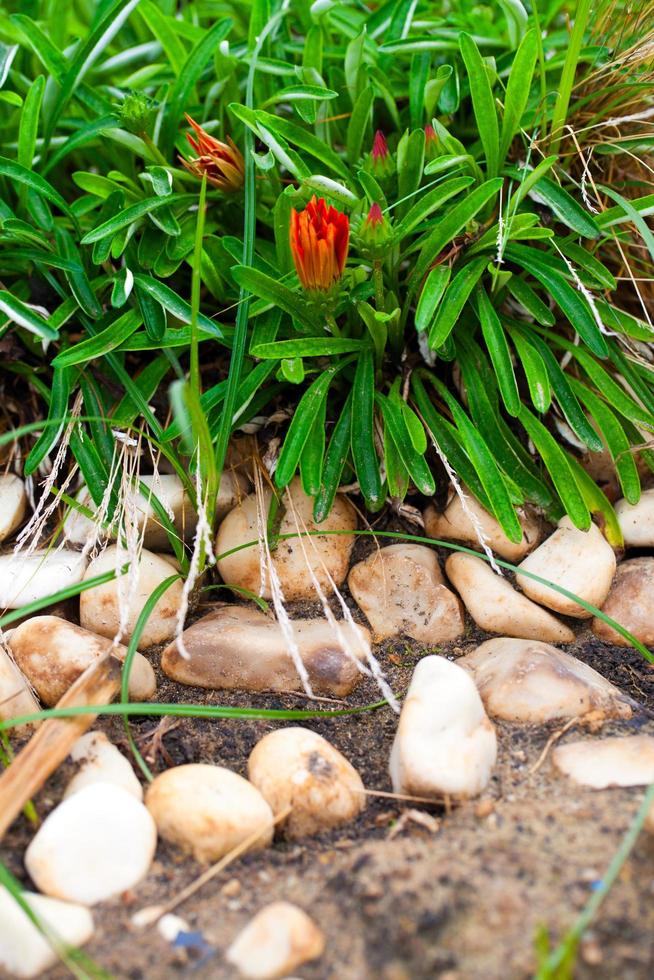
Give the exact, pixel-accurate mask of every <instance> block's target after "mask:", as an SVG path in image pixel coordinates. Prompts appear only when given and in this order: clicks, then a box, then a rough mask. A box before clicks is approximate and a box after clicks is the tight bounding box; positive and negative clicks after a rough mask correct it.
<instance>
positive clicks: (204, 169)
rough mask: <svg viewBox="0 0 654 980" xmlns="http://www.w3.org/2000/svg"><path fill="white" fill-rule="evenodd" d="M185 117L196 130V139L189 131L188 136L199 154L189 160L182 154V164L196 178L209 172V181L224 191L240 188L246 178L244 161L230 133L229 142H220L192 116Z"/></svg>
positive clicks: (207, 174)
mask: <svg viewBox="0 0 654 980" xmlns="http://www.w3.org/2000/svg"><path fill="white" fill-rule="evenodd" d="M186 119H187V122H188V123H189V124H190V125H191V126H192V127H193V129H194V130H195V135H196V137H197V139H194V138H193V137H192V136H191V135H190V134H189V133H187V134H186V138H187V140H188V141H189V143H190V144H191V146H192V147H193V150H194V151H195V152H196V153H197V156H196V157H193V158H191V159H190V160H185V159H184V158H183V157H180V160H181V162H182V164H183V165H184V166H185V167H186V169H187V170H188V171H190V173H192V174H194V175H195V176H196V177H203V176H204V175H206V178H207V182H208V183H209V184H213V186H214V187H218V188H219V189H220V190H221V191H225V192H233V191H238V190H240V189H241V187H242V186H243V180H244V177H245V164H244V162H243V156H242V154H241V151H240V150H239V149H238V147H237V146H236V145H235V144H234V143H233V142H232V140H231V139H230V138H229V136H228V137H227V143H221V141H220V140H217V139H216V138H215V137H214V136H210V135H209V133H207V132H206V130H204V129H203V128H202V126H200V125H199V123H196V121H195V120H194V119H191V117H190V116H189V115H187V116H186Z"/></svg>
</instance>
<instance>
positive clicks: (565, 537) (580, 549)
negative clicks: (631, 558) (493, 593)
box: [516, 517, 616, 619]
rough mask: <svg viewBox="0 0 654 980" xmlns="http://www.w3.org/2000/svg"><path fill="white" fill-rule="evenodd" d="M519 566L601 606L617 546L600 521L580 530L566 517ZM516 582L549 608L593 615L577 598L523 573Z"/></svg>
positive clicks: (579, 616) (582, 616)
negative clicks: (604, 531) (568, 596)
mask: <svg viewBox="0 0 654 980" xmlns="http://www.w3.org/2000/svg"><path fill="white" fill-rule="evenodd" d="M519 567H520V569H521V570H524V571H527V572H532V573H533V574H534V575H539V576H540V577H541V578H545V579H548V581H550V582H553V583H554V584H555V585H559V586H561V587H562V588H564V589H567V590H568V592H574V594H575V595H577V596H579V598H581V599H584V600H585V601H586V602H589V603H591V605H593V606H601V605H602V603H603V602H604V600H605V599H606V597H607V595H608V594H609V589H610V588H611V582H612V581H613V576H614V575H615V568H616V561H615V555H614V553H613V548H612V547H611V545H610V544H609V543H608V542H607V540H606V538H605V537H604V535H603V534H602V532H601V531H600V529H599V528H598V527H597V525H596V524H591V526H590V529H589V530H588V531H580V530H579V529H578V528H576V527H575V526H574V524H573V523H572V521H571V520H570V518H569V517H563V518H562V519H561V520H560V521H559V526H558V528H557V530H556V531H555V532H554V534H552V535H550V537H549V538H547V540H546V541H544V542H543V543H542V544H541V545H540V546H539V547H538V548H536V550H535V551H534V552H532V554H531V555H529V556H528V557H527V558H525V560H524V561H523V562H522V563H521V565H520V566H519ZM516 582H517V584H518V585H519V586H520V588H521V589H522V591H523V592H524V593H525V595H528V596H529V598H530V599H533V600H534V602H539V603H540V604H541V605H543V606H547V607H548V609H553V610H554V611H555V612H559V613H563V614H564V615H566V616H574V617H575V619H589V618H590V617H591V616H592V615H593V614H592V613H591V612H588V611H587V610H586V609H584V608H583V606H580V605H578V603H576V602H575V601H574V600H573V599H568V598H566V596H564V595H561V594H560V593H559V592H555V591H554V589H551V588H549V586H547V585H541V583H540V582H536V581H535V580H534V579H531V578H529V577H528V576H526V575H522V574H520V572H518V574H517V575H516Z"/></svg>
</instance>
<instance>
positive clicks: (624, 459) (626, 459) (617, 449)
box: [571, 378, 640, 504]
mask: <svg viewBox="0 0 654 980" xmlns="http://www.w3.org/2000/svg"><path fill="white" fill-rule="evenodd" d="M571 384H572V385H573V387H574V389H575V391H576V393H577V394H578V396H579V397H580V398H581V400H582V401H583V402H584V404H585V405H586V407H587V408H588V410H589V412H590V413H591V415H592V416H593V418H594V419H595V422H596V424H597V428H598V430H599V433H600V435H601V437H602V440H603V441H604V443H605V445H606V448H607V450H608V452H609V455H610V456H611V459H612V460H613V464H614V466H615V470H616V473H617V475H618V480H619V482H620V487H621V489H622V493H623V496H624V497H625V498H626V499H627V500H628V501H629V503H630V504H636V503H638V501H639V499H640V478H639V476H638V467H637V466H636V461H635V459H634V454H633V453H632V451H631V442H630V440H629V438H628V436H627V434H626V432H625V430H624V429H623V427H622V425H621V424H620V421H619V419H618V416H617V415H616V414H615V412H614V411H613V410H612V409H611V408H609V406H608V405H607V404H606V403H605V402H603V401H602V399H601V398H599V397H598V396H597V395H596V394H595V392H593V391H591V390H590V388H588V387H587V386H586V385H583V384H581V382H579V381H576V380H575V379H574V378H573V379H572V380H571Z"/></svg>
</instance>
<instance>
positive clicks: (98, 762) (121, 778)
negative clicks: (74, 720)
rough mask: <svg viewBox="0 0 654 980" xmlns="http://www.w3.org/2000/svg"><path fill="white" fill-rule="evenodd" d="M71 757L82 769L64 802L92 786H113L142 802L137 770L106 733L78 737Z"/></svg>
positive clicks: (67, 789) (69, 786)
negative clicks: (104, 784)
mask: <svg viewBox="0 0 654 980" xmlns="http://www.w3.org/2000/svg"><path fill="white" fill-rule="evenodd" d="M70 758H71V759H72V760H73V762H79V763H80V767H79V769H78V771H77V772H76V773H75V775H74V776H73V778H72V779H71V780H70V782H69V783H68V785H67V787H66V792H65V793H64V799H65V798H66V797H68V796H72V795H73V793H78V792H79V791H80V790H81V789H84V787H85V786H90V785H91V784H92V783H113V785H114V786H121V787H122V788H123V789H125V790H127V792H128V793H131V794H132V796H134V797H136V799H137V800H139V801H141V800H143V787H142V786H141V784H140V783H139V781H138V779H137V778H136V775H135V773H134V770H133V769H132V767H131V765H130V764H129V762H128V760H127V759H126V758H125V756H124V755H123V753H122V752H120V751H119V750H118V749H117V748H116V746H115V745H113V744H112V743H111V742H110V741H109V739H108V738H107V736H106V735H105V734H104V732H87V733H86V735H82V737H81V738H78V739H77V741H76V742H75V744H74V745H73V747H72V749H71V750H70Z"/></svg>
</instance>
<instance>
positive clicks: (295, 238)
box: [290, 195, 350, 292]
mask: <svg viewBox="0 0 654 980" xmlns="http://www.w3.org/2000/svg"><path fill="white" fill-rule="evenodd" d="M290 238H291V253H292V255H293V261H294V263H295V268H296V270H297V274H298V277H299V279H300V282H301V283H302V285H303V286H304V288H305V289H309V290H322V291H323V292H326V291H327V290H328V289H330V288H331V287H332V286H333V285H334V283H335V282H338V280H339V279H340V278H341V276H342V275H343V270H344V268H345V260H346V259H347V250H348V245H349V238H350V221H349V218H348V217H347V215H346V214H342V213H341V212H340V211H337V210H336V208H334V207H331V205H329V206H328V205H327V202H326V201H325V199H324V198H323V197H321V198H319V199H318V200H316V197H315V195H314V196H313V197H312V198H311V200H310V201H309V203H308V204H307V206H306V208H305V210H304V211H302V212H301V213H298V212H297V211H296V210H295V208H293V210H292V212H291V227H290Z"/></svg>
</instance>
